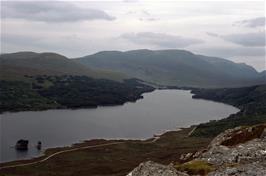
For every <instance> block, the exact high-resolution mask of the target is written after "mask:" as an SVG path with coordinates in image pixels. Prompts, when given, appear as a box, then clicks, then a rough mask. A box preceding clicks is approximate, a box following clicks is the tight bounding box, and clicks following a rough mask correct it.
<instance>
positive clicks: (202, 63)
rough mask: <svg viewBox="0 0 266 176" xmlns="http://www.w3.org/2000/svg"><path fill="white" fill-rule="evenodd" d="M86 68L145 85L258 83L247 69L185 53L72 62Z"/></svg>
mask: <svg viewBox="0 0 266 176" xmlns="http://www.w3.org/2000/svg"><path fill="white" fill-rule="evenodd" d="M76 62H77V63H81V64H83V65H86V66H87V67H88V68H94V69H95V68H97V69H108V70H115V71H118V72H122V73H124V74H126V75H128V76H131V77H136V78H139V79H143V80H145V81H149V82H153V83H157V84H163V85H171V86H189V87H238V86H248V85H255V84H260V83H262V82H263V81H265V80H263V79H262V77H261V75H260V74H259V73H258V72H257V71H256V70H255V69H254V68H252V67H251V66H248V65H246V64H237V63H234V62H231V61H229V60H226V59H221V58H215V57H207V56H202V55H195V54H193V53H191V52H189V51H185V50H156V51H153V50H133V51H126V52H119V51H103V52H99V53H96V54H93V55H89V56H85V57H82V58H77V59H76Z"/></svg>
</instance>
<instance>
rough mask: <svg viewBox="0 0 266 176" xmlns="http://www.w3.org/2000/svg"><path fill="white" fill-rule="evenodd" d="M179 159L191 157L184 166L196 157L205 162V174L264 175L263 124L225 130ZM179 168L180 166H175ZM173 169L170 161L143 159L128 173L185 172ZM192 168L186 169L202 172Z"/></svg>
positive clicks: (265, 126) (158, 175) (141, 175)
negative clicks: (208, 167) (208, 142)
mask: <svg viewBox="0 0 266 176" xmlns="http://www.w3.org/2000/svg"><path fill="white" fill-rule="evenodd" d="M193 158H194V159H193ZM180 159H181V160H183V161H186V160H189V159H190V160H191V159H193V160H192V161H190V162H186V163H184V164H183V165H184V166H186V164H188V163H193V162H195V161H197V162H198V163H200V162H203V163H204V162H205V163H206V164H207V165H209V166H210V167H211V168H212V169H209V170H208V172H209V173H207V175H208V176H230V175H232V176H266V124H260V125H256V126H251V127H237V128H234V129H229V130H226V131H225V132H224V133H222V134H220V135H218V136H217V137H216V138H215V139H214V140H213V141H212V142H211V144H210V145H209V147H208V148H207V149H206V150H204V151H199V152H196V153H194V154H192V153H187V154H183V155H182V156H181V157H180ZM194 166H195V169H194V170H195V171H197V170H198V171H200V168H198V167H199V166H198V165H195V164H194V165H193V164H190V167H194ZM179 168H182V167H176V169H179ZM176 169H175V168H174V167H173V166H171V165H169V166H164V165H161V164H156V163H153V162H146V163H142V164H140V165H139V166H138V167H137V168H136V169H134V170H133V171H132V172H131V173H130V174H129V175H128V176H176V175H184V176H185V175H187V174H186V173H184V169H183V170H182V169H179V170H180V171H182V172H178V171H176ZM190 169H191V168H190ZM192 169H193V168H192ZM185 171H187V170H185ZM195 171H194V172H187V173H193V174H199V175H200V174H201V173H200V172H199V173H195ZM201 175H206V173H204V174H201Z"/></svg>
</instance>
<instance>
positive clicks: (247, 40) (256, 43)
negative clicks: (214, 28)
mask: <svg viewBox="0 0 266 176" xmlns="http://www.w3.org/2000/svg"><path fill="white" fill-rule="evenodd" d="M207 34H208V35H209V36H212V37H219V38H222V39H223V40H225V41H229V42H232V43H235V44H238V45H242V46H249V47H261V46H265V45H266V41H265V40H266V39H265V31H259V32H253V33H244V34H230V35H218V34H214V33H207Z"/></svg>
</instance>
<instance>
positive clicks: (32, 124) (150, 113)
mask: <svg viewBox="0 0 266 176" xmlns="http://www.w3.org/2000/svg"><path fill="white" fill-rule="evenodd" d="M237 111H238V109H236V108H234V107H232V106H228V105H225V104H221V103H215V102H211V101H205V100H195V99H192V94H190V92H189V91H183V90H156V91H154V92H152V93H147V94H144V99H141V100H138V101H137V102H136V103H126V104H125V105H123V106H113V107H99V108H97V109H79V110H48V111H39V112H19V113H5V114H2V115H0V122H1V129H0V130H1V131H0V132H1V162H5V161H11V160H17V159H25V158H30V157H34V156H37V155H40V152H39V151H37V150H36V149H35V145H36V144H37V141H42V143H43V149H45V148H49V147H56V146H66V145H71V144H73V143H76V142H79V141H82V140H86V139H93V138H138V139H143V138H150V137H152V136H153V134H155V133H161V132H163V131H164V130H171V129H172V130H174V129H177V128H178V127H185V126H189V125H192V124H197V123H200V122H206V121H209V120H213V119H220V118H224V117H227V116H228V115H229V114H232V113H236V112H237ZM18 139H28V140H29V141H30V148H29V151H27V152H16V150H15V149H14V147H13V146H14V144H15V143H16V141H17V140H18Z"/></svg>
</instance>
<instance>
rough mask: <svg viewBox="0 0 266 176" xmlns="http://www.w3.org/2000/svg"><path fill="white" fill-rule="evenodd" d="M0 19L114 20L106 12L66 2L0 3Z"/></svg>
mask: <svg viewBox="0 0 266 176" xmlns="http://www.w3.org/2000/svg"><path fill="white" fill-rule="evenodd" d="M1 5H2V18H15V19H25V20H31V21H43V22H75V21H84V20H114V19H115V18H114V17H112V16H110V15H108V14H107V13H106V12H104V11H102V10H97V9H85V8H80V7H78V6H75V5H74V4H71V3H68V2H49V1H41V2H34V1H27V2H26V1H25V2H19V1H6V2H1Z"/></svg>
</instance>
